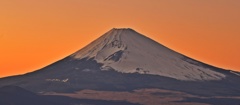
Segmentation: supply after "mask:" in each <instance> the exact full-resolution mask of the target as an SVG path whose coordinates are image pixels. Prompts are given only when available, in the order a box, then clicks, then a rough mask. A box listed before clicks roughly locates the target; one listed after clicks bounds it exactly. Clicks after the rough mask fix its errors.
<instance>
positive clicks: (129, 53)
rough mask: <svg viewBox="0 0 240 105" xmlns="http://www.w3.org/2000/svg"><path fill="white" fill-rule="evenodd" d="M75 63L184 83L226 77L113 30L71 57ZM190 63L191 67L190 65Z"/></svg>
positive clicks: (134, 34)
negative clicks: (91, 62) (93, 62)
mask: <svg viewBox="0 0 240 105" xmlns="http://www.w3.org/2000/svg"><path fill="white" fill-rule="evenodd" d="M72 57H73V58H74V59H83V58H89V59H90V58H94V60H96V61H97V62H98V63H102V64H104V66H103V67H102V70H108V69H109V68H112V69H114V70H116V71H118V72H122V73H140V74H150V75H160V76H165V77H170V78H174V79H178V80H185V81H199V80H200V81H202V80H221V79H223V78H225V75H224V74H222V73H220V72H217V71H214V70H211V69H210V68H206V67H202V66H199V65H197V63H200V62H197V61H192V60H191V59H188V57H186V56H184V55H181V54H179V53H177V52H175V51H173V50H171V49H169V48H167V47H165V46H163V45H161V44H159V43H157V42H155V41H153V40H151V39H149V38H147V37H146V36H144V35H141V34H140V33H138V32H136V31H134V30H132V29H129V28H121V29H115V28H114V29H112V30H110V31H109V32H107V33H105V34H104V35H103V36H101V37H100V38H98V39H97V40H95V41H93V42H92V43H91V44H89V45H88V46H86V47H85V48H83V49H82V50H79V51H78V52H76V53H74V54H73V55H72ZM190 62H192V63H190Z"/></svg>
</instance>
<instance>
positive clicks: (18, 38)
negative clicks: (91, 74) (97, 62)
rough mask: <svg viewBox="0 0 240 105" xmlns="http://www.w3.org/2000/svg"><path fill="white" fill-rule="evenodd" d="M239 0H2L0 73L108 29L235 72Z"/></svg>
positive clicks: (34, 63)
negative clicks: (125, 31)
mask: <svg viewBox="0 0 240 105" xmlns="http://www.w3.org/2000/svg"><path fill="white" fill-rule="evenodd" d="M239 10H240V1H225V0H218V1H202V0H196V1H191V0H186V1H178V0H168V1H163V0H151V1H149V0H122V1H111V0H102V1H98V0H89V1H82V0H51V1H50V0H34V1H33V0H22V1H19V0H2V1H0V14H1V16H0V23H1V24H0V52H1V54H0V59H1V60H0V77H4V76H11V75H17V74H24V73H27V72H32V71H34V70H38V69H39V68H42V67H45V66H46V65H49V64H51V63H53V62H56V61H58V60H60V59H62V58H64V57H66V56H68V55H70V54H72V53H74V52H75V51H77V50H79V49H81V48H83V47H84V46H86V45H87V44H89V43H90V42H91V41H93V40H95V39H97V38H98V37H100V36H101V35H103V34H104V33H105V32H107V31H109V30H110V29H112V28H132V29H134V30H136V31H137V32H140V33H141V34H143V35H147V37H149V38H151V39H153V40H155V41H157V42H159V43H161V44H163V45H165V46H166V47H168V48H170V49H172V50H174V51H177V52H179V53H181V54H183V55H186V56H188V57H190V58H193V59H196V60H199V61H201V62H204V63H207V64H210V65H213V66H216V67H220V68H224V69H230V70H235V71H240V65H239V62H240V55H239V54H240V47H239V45H240V36H239V35H240V30H239V29H238V27H240V20H239V18H240V13H239V12H238V11H239Z"/></svg>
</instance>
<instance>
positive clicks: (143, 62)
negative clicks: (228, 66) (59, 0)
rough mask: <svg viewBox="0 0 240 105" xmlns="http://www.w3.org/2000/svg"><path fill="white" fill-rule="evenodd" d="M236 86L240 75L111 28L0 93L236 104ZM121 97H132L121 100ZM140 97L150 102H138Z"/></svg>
mask: <svg viewBox="0 0 240 105" xmlns="http://www.w3.org/2000/svg"><path fill="white" fill-rule="evenodd" d="M239 83H240V73H239V72H234V71H230V70H224V69H221V68H217V67H214V66H211V65H208V64H205V63H202V62H200V61H197V60H194V59H191V58H189V57H187V56H185V55H182V54H180V53H178V52H175V51H173V50H171V49H169V48H167V47H165V46H163V45H161V44H160V43H158V42H156V41H154V40H152V39H150V38H148V37H146V36H144V35H142V34H140V33H138V32H136V31H134V30H133V29H129V28H123V29H116V28H114V29H112V30H110V31H108V32H107V33H105V34H104V35H103V36H101V37H100V38H98V39H97V40H95V41H93V42H92V43H90V44H89V45H87V46H86V47H84V48H83V49H81V50H79V51H77V52H75V53H73V54H72V55H69V56H67V57H65V58H64V59H62V60H59V61H57V62H55V63H53V64H51V65H49V66H47V67H45V68H42V69H40V70H37V71H34V72H31V73H27V74H24V75H18V76H12V77H6V78H2V79H0V87H3V86H18V87H21V88H24V89H26V90H28V91H31V92H34V93H37V94H40V95H58V96H59V95H60V96H69V97H73V98H80V99H94V100H108V101H109V100H111V101H112V100H113V101H127V102H131V103H134V104H136V103H137V104H141V105H142V104H143V105H159V104H164V103H165V104H166V101H167V103H169V104H171V105H174V104H177V105H179V104H183V105H186V104H187V105H188V104H189V105H190V104H194V105H196V104H199V105H206V104H218V105H221V104H222V105H225V104H239V103H240V101H239V100H240V84H239ZM99 92H100V93H99ZM125 94H128V95H129V96H131V95H132V97H129V98H123V99H122V97H120V96H121V95H123V96H125ZM97 95H100V96H99V97H96V96H97ZM142 95H144V96H145V95H146V96H147V97H151V98H146V101H143V100H142V98H139V97H143V96H142ZM118 96H119V98H117V97H118ZM146 96H145V97H146ZM113 97H115V98H113ZM161 97H162V98H163V97H167V98H168V99H167V100H166V99H163V100H161ZM173 97H174V98H173ZM134 99H135V100H134ZM138 99H139V100H138ZM154 99H157V100H154ZM159 99H160V100H161V102H160V101H159ZM169 99H172V100H169ZM136 100H138V101H136ZM179 102H180V103H179ZM125 104H126V105H127V103H125ZM128 104H129V105H130V103H128ZM69 105H72V104H69ZM94 105H95V104H94ZM96 105H98V104H96ZM167 105H168V104H167Z"/></svg>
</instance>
